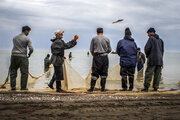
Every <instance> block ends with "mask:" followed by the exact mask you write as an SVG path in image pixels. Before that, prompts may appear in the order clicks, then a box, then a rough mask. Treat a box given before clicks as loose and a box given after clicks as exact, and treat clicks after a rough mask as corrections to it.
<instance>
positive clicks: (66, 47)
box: [63, 40, 77, 49]
mask: <svg viewBox="0 0 180 120" xmlns="http://www.w3.org/2000/svg"><path fill="white" fill-rule="evenodd" d="M63 44H64V49H70V48H72V47H74V46H75V45H76V44H77V42H74V41H73V40H71V41H69V42H68V43H65V42H64V41H63Z"/></svg>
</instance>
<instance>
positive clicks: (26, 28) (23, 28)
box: [22, 26, 31, 32]
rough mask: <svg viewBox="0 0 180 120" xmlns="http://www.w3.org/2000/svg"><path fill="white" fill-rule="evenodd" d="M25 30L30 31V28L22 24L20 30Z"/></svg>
mask: <svg viewBox="0 0 180 120" xmlns="http://www.w3.org/2000/svg"><path fill="white" fill-rule="evenodd" d="M25 30H29V31H30V30H31V28H30V27H29V26H23V27H22V32H24V31H25Z"/></svg>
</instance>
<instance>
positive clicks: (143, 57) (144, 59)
mask: <svg viewBox="0 0 180 120" xmlns="http://www.w3.org/2000/svg"><path fill="white" fill-rule="evenodd" d="M142 59H143V63H145V62H146V58H145V55H144V54H143V53H142Z"/></svg>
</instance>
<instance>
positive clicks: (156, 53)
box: [142, 28, 164, 92]
mask: <svg viewBox="0 0 180 120" xmlns="http://www.w3.org/2000/svg"><path fill="white" fill-rule="evenodd" d="M155 32H156V31H155V29H154V28H150V29H149V30H148V31H147V34H148V36H149V39H148V41H147V43H146V46H145V48H144V51H145V54H146V57H147V68H146V73H145V81H144V89H142V91H146V92H147V91H148V89H149V86H150V83H151V80H152V76H153V74H154V79H153V88H154V91H157V90H158V88H159V81H160V77H161V68H162V66H163V54H164V43H163V41H162V40H161V39H160V38H159V35H157V34H156V33H155Z"/></svg>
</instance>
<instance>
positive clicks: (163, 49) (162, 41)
mask: <svg viewBox="0 0 180 120" xmlns="http://www.w3.org/2000/svg"><path fill="white" fill-rule="evenodd" d="M161 41H162V40H161ZM162 55H164V42H163V41H162Z"/></svg>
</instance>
